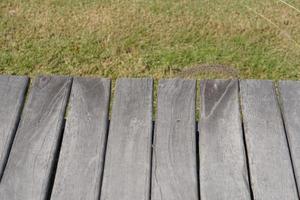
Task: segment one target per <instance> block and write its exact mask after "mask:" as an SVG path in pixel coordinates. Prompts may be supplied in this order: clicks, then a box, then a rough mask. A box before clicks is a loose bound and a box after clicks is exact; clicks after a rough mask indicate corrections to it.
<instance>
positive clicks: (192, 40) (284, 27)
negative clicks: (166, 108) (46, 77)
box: [0, 0, 300, 79]
mask: <svg viewBox="0 0 300 200" xmlns="http://www.w3.org/2000/svg"><path fill="white" fill-rule="evenodd" d="M82 2H84V3H82ZM284 2H285V3H283V2H282V1H279V0H278V1H276V0H266V1H256V0H255V1H240V0H233V1H229V0H215V1H207V0H201V1H192V0H189V1H188V0H180V1H179V0H156V1H146V0H139V1H133V0H127V1H108V0H107V1H95V0H94V1H93V0H89V1H79V0H72V1H71V0H44V1H41V0H26V1H25V0H24V1H22V0H18V1H17V0H15V1H13V0H2V1H1V2H0V73H5V74H22V75H24V74H26V75H30V76H35V75H37V74H64V75H86V76H90V75H91V76H104V77H110V78H112V79H116V78H118V77H124V76H127V77H143V76H151V77H154V78H156V79H158V78H166V77H176V76H179V75H180V74H182V70H183V69H186V68H189V67H195V66H198V65H199V66H200V68H201V66H203V64H211V65H215V64H221V65H230V66H233V67H234V68H235V69H236V70H237V71H238V76H239V77H240V78H257V79H299V78H300V59H299V58H300V46H299V43H300V13H299V12H298V11H297V9H299V8H300V2H299V1H287V0H285V1H284ZM188 77H193V78H228V77H231V75H230V73H226V72H224V73H223V72H222V70H220V71H217V72H216V71H211V72H210V71H209V70H202V71H201V70H196V72H193V73H192V74H189V75H188Z"/></svg>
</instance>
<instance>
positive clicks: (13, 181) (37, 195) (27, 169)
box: [0, 77, 71, 200]
mask: <svg viewBox="0 0 300 200" xmlns="http://www.w3.org/2000/svg"><path fill="white" fill-rule="evenodd" d="M70 86H71V79H70V78H65V77H38V78H37V79H36V80H35V82H34V84H33V88H32V89H31V92H30V95H29V98H28V101H27V102H26V104H25V107H24V111H23V114H22V117H21V121H20V125H19V127H18V130H17V133H16V136H15V139H14V142H13V145H12V149H11V153H10V155H9V158H8V162H7V166H6V168H5V171H4V174H3V177H2V180H1V183H0V199H3V200H44V199H46V198H47V192H48V190H49V188H48V187H49V179H50V176H51V173H52V168H53V160H54V156H55V153H56V151H57V147H58V141H59V137H60V135H61V128H62V124H63V118H64V114H65V107H66V103H67V99H68V96H69V90H70Z"/></svg>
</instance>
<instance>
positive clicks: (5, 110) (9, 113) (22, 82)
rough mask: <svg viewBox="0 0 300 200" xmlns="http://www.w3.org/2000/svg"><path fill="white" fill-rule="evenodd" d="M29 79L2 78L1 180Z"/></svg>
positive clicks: (0, 110) (0, 126) (0, 96)
mask: <svg viewBox="0 0 300 200" xmlns="http://www.w3.org/2000/svg"><path fill="white" fill-rule="evenodd" d="M28 82H29V79H28V78H27V77H25V76H5V75H3V76H0V180H1V177H2V174H3V171H4V167H5V163H6V161H7V158H8V154H9V151H10V148H11V144H12V141H13V138H14V135H15V132H16V129H17V126H18V123H19V119H20V114H21V110H22V107H23V103H24V100H25V93H26V89H27V86H28Z"/></svg>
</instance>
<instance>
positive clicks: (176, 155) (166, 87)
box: [151, 79, 198, 200]
mask: <svg viewBox="0 0 300 200" xmlns="http://www.w3.org/2000/svg"><path fill="white" fill-rule="evenodd" d="M195 101H196V81H193V80H181V79H173V80H161V81H159V86H158V100H157V104H158V105H157V117H156V123H155V132H154V142H153V159H152V187H151V193H152V194H151V199H152V200H163V199H172V200H182V199H189V200H198V184H197V164H196V159H197V156H196V122H195Z"/></svg>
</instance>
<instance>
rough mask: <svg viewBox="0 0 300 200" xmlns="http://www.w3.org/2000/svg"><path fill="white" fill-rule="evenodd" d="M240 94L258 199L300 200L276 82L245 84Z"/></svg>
mask: <svg viewBox="0 0 300 200" xmlns="http://www.w3.org/2000/svg"><path fill="white" fill-rule="evenodd" d="M240 90H241V91H240V94H241V103H242V112H243V120H244V130H245V138H246V146H247V152H248V159H249V168H250V175H251V185H252V190H253V195H254V199H255V200H258V199H264V200H282V199H289V200H293V199H298V196H297V188H296V184H295V179H294V175H293V169H292V164H291V159H290V155H289V149H288V145H287V140H286V135H285V132H284V127H283V122H282V118H281V114H280V109H279V107H278V101H277V99H276V98H277V97H276V93H275V89H274V85H273V82H272V81H258V80H243V81H241V82H240Z"/></svg>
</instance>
